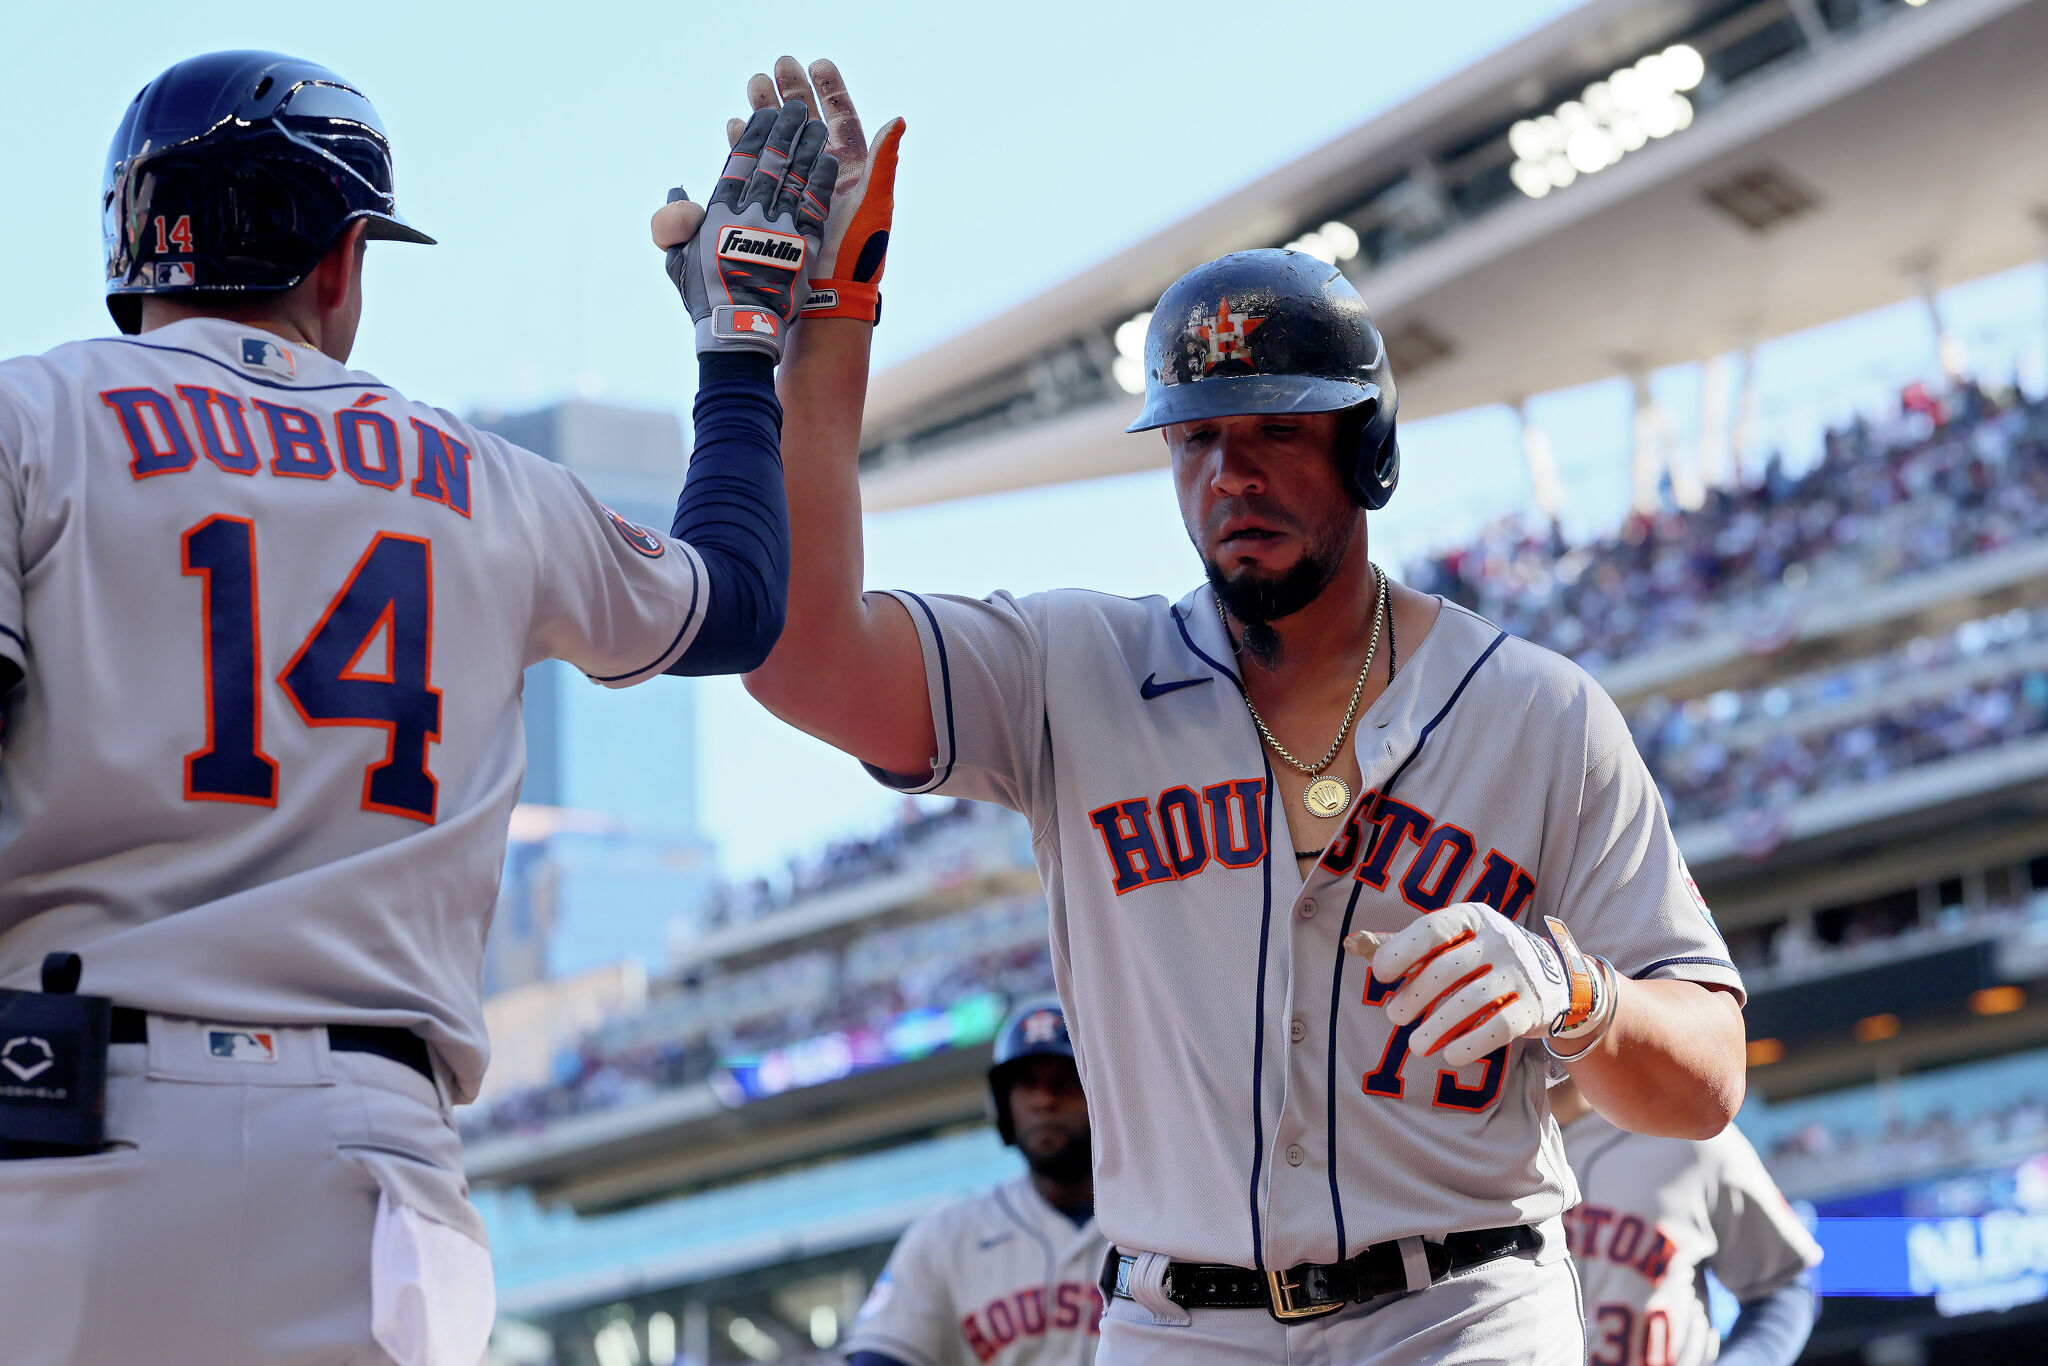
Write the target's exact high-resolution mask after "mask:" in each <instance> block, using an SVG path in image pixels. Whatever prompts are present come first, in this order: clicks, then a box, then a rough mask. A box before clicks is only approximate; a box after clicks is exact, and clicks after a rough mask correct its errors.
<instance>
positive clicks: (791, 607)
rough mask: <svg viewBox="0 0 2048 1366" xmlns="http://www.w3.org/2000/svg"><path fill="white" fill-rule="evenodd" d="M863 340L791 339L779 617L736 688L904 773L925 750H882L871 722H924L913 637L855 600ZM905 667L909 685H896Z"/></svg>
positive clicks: (861, 328)
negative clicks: (784, 568)
mask: <svg viewBox="0 0 2048 1366" xmlns="http://www.w3.org/2000/svg"><path fill="white" fill-rule="evenodd" d="M873 334H874V329H873V328H872V327H871V326H869V325H868V324H866V323H863V322H858V321H853V320H846V319H814V320H811V321H807V322H805V323H804V324H803V325H802V326H801V327H798V328H797V329H796V330H795V332H794V333H793V335H792V336H791V338H790V347H789V352H788V355H787V357H786V358H785V360H784V362H783V366H782V372H781V375H780V383H779V390H780V394H781V398H782V408H783V422H782V462H783V475H784V478H785V480H786V481H787V484H788V489H789V521H790V536H791V549H790V581H789V602H788V615H787V619H786V621H785V624H784V628H783V633H782V639H781V641H780V643H778V644H777V646H776V648H775V650H774V651H773V652H772V653H771V654H770V655H769V656H768V659H767V661H766V662H765V663H764V664H762V666H761V667H760V668H758V669H755V670H754V671H753V672H752V673H749V674H748V675H747V678H746V684H747V691H748V692H750V693H752V694H753V696H754V698H755V700H757V701H759V702H760V703H761V704H762V705H763V706H765V707H767V708H768V710H770V711H771V712H774V713H775V714H776V715H777V716H779V717H781V718H782V719H783V720H784V721H787V722H789V723H790V724H791V725H793V726H795V727H797V728H798V729H799V730H802V731H806V732H808V733H809V734H811V735H815V736H817V737H818V738H819V739H821V740H823V741H825V742H826V743H827V744H830V745H833V746H836V747H837V748H839V749H842V750H845V751H846V752H848V753H850V754H853V755H856V756H858V757H859V758H862V759H865V760H867V761H868V762H870V763H873V764H877V765H879V766H881V767H883V768H887V769H889V770H890V771H892V772H903V773H914V772H918V771H920V770H921V769H922V767H923V766H924V765H925V764H926V763H928V762H929V760H930V758H931V751H932V742H931V741H930V739H929V738H928V737H924V738H919V737H917V736H915V735H914V734H912V735H909V736H907V737H906V739H908V740H909V741H910V743H908V744H891V743H888V739H889V737H888V734H887V731H888V728H887V727H878V726H877V725H876V719H877V718H876V713H877V711H878V710H879V709H882V708H885V707H887V706H888V705H889V704H891V703H894V704H895V705H896V706H897V707H899V708H903V709H905V711H906V719H913V720H914V719H915V718H916V717H917V716H920V715H921V716H926V717H928V711H927V710H926V703H925V689H924V680H923V676H922V666H921V662H920V661H918V660H917V659H916V658H915V656H916V655H917V647H916V639H915V632H914V630H913V629H912V628H911V627H910V624H909V622H908V620H907V619H906V618H904V616H903V612H902V609H901V608H900V607H899V606H898V605H897V604H896V603H895V602H894V600H892V599H888V598H885V597H881V596H875V597H871V598H863V596H862V593H861V586H862V574H863V553H862V547H861V510H860V424H861V414H862V410H863V407H864V404H865V401H866V398H867V381H868V356H869V350H870V346H871V343H872V339H873ZM905 637H907V640H908V645H909V647H910V649H909V652H908V653H909V655H910V656H912V658H910V659H908V660H906V659H905V658H904V655H905V650H904V648H903V646H904V644H905ZM906 664H908V665H910V666H911V670H912V671H911V672H909V674H908V676H907V677H904V678H897V677H894V676H893V675H894V674H896V673H905V672H906V667H905V666H906ZM906 687H907V688H908V690H909V695H908V696H906V695H905V689H906ZM912 708H914V710H912ZM896 729H899V730H901V729H913V730H914V727H910V728H906V727H902V726H898V727H896ZM925 729H926V730H927V731H928V730H929V720H928V719H927V720H926V721H925ZM878 739H879V741H880V742H879V743H878Z"/></svg>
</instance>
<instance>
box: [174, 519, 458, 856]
mask: <svg viewBox="0 0 2048 1366" xmlns="http://www.w3.org/2000/svg"><path fill="white" fill-rule="evenodd" d="M181 545H182V547H183V569H184V572H185V573H186V574H187V575H190V576H193V577H196V578H198V579H199V580H201V583H202V585H203V587H204V591H205V603H204V609H203V615H202V617H201V621H202V624H203V628H204V631H205V647H206V744H205V746H204V747H203V748H200V749H196V750H194V751H193V752H192V753H190V754H188V755H186V756H185V799H186V800H187V801H207V802H244V803H247V804H249V805H253V806H275V805H277V777H278V775H277V761H276V760H275V759H273V758H271V757H270V756H269V755H267V754H265V753H264V752H263V690H262V687H261V681H260V675H261V672H262V667H263V641H262V628H261V625H260V623H261V616H260V615H259V613H258V611H257V574H256V526H255V523H253V522H251V521H249V520H248V519H247V518H243V517H229V516H225V515H221V516H214V517H208V518H207V519H206V520H204V521H202V522H199V523H197V524H196V525H194V526H192V527H191V528H190V529H189V530H187V531H186V532H185V534H184V537H183V538H182V541H181ZM433 572H434V561H433V547H432V546H431V545H430V544H429V543H428V542H427V541H425V540H423V539H421V538H419V537H416V536H401V535H398V534H397V533H395V532H389V531H380V532H378V533H377V534H376V535H375V536H374V537H372V538H371V540H370V545H369V548H368V549H367V550H365V551H364V552H363V556H362V558H361V559H359V560H357V561H356V567H355V568H354V569H353V570H351V571H350V572H349V576H348V578H347V580H346V581H345V582H343V584H342V585H341V589H340V591H339V592H337V593H336V594H335V595H334V600H333V601H332V602H330V603H329V604H328V606H327V612H326V614H325V615H324V616H322V617H321V618H320V620H319V621H318V622H317V623H316V624H315V625H314V626H313V629H312V630H311V631H310V632H308V633H307V635H306V638H305V640H303V641H302V642H300V644H299V648H298V651H297V653H295V654H293V655H292V658H291V662H290V663H288V664H286V665H285V666H284V669H283V671H282V672H280V673H279V674H278V676H277V682H278V685H279V686H280V687H282V688H283V689H284V693H285V696H286V697H287V698H289V699H290V700H291V704H292V708H293V710H295V711H296V712H298V714H299V719H300V720H301V721H303V722H304V723H305V724H306V725H308V726H369V727H373V728H375V729H378V730H382V731H383V732H384V733H385V736H386V748H385V753H384V759H383V761H382V762H379V763H373V764H371V765H370V766H369V767H368V768H367V769H365V770H364V772H363V810H365V811H382V812H387V813H389V814H390V815H394V816H408V817H410V818H412V819H413V820H417V821H425V822H427V823H429V824H431V823H432V822H433V819H434V804H435V798H436V795H437V791H438V787H439V784H438V783H436V781H435V779H434V775H433V774H432V773H431V772H429V771H428V769H427V746H428V744H430V743H431V742H433V741H435V740H438V739H440V738H441V692H440V690H439V689H438V688H435V687H433V686H432V685H431V684H429V683H428V681H427V675H428V672H429V670H430V668H431V667H432V663H433V639H434V619H433V612H434V588H433ZM379 639H381V640H383V641H384V643H385V656H384V660H383V661H382V667H381V669H367V668H366V666H365V660H364V655H365V654H367V653H368V652H369V650H370V647H371V645H372V644H373V643H375V642H376V641H378V640H379Z"/></svg>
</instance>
